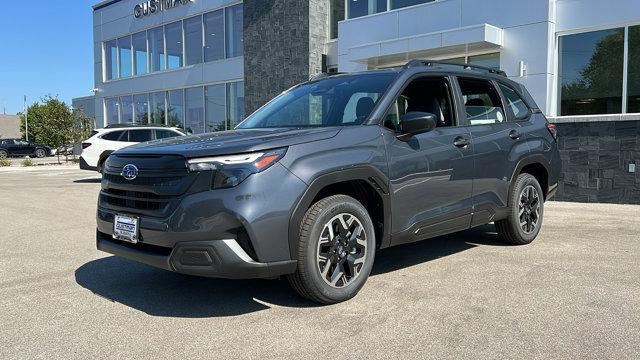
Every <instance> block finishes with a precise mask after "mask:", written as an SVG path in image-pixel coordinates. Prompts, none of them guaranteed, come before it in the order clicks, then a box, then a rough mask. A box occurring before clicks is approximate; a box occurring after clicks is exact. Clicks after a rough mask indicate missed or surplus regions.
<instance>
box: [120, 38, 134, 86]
mask: <svg viewBox="0 0 640 360" xmlns="http://www.w3.org/2000/svg"><path fill="white" fill-rule="evenodd" d="M118 51H119V52H120V66H119V68H120V77H121V78H124V77H129V76H131V71H132V67H131V66H132V63H131V61H132V58H131V36H125V37H122V38H120V39H118Z"/></svg>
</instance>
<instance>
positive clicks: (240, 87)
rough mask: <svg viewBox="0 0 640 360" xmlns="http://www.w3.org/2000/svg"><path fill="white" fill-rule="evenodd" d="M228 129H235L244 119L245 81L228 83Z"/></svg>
mask: <svg viewBox="0 0 640 360" xmlns="http://www.w3.org/2000/svg"><path fill="white" fill-rule="evenodd" d="M227 95H228V96H227V118H228V122H229V123H228V124H227V126H228V129H233V128H235V127H236V125H238V124H239V123H240V122H241V121H242V120H244V81H238V82H233V83H229V84H227Z"/></svg>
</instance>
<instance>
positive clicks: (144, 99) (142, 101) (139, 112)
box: [133, 94, 149, 124]
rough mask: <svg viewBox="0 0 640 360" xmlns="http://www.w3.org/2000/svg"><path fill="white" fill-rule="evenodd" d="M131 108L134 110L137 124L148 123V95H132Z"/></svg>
mask: <svg viewBox="0 0 640 360" xmlns="http://www.w3.org/2000/svg"><path fill="white" fill-rule="evenodd" d="M133 108H134V110H135V119H136V123H138V124H148V123H149V95H148V94H138V95H133Z"/></svg>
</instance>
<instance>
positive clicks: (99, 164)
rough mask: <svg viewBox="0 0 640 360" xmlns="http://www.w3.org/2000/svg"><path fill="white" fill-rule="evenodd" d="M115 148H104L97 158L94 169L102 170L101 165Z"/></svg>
mask: <svg viewBox="0 0 640 360" xmlns="http://www.w3.org/2000/svg"><path fill="white" fill-rule="evenodd" d="M114 151H115V150H105V151H103V152H102V154H100V157H99V158H98V164H97V166H96V169H97V170H98V171H100V170H102V166H103V165H104V162H105V161H107V158H108V157H109V155H111V154H113V153H114Z"/></svg>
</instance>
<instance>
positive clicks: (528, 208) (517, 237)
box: [496, 173, 544, 245]
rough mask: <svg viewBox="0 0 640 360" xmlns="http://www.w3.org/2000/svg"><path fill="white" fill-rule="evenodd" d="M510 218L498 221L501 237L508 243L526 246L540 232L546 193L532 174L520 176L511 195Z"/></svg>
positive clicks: (497, 226) (497, 227) (497, 225)
mask: <svg viewBox="0 0 640 360" xmlns="http://www.w3.org/2000/svg"><path fill="white" fill-rule="evenodd" d="M509 204H511V211H510V212H509V217H507V218H506V219H504V220H500V221H496V229H497V230H498V234H500V237H502V239H503V240H504V241H506V242H508V243H511V244H515V245H524V244H529V243H530V242H532V241H533V240H534V239H535V238H536V237H537V236H538V233H539V232H540V228H541V227H542V218H543V215H544V193H543V192H542V188H541V187H540V184H539V183H538V180H537V179H536V178H535V177H534V176H533V175H531V174H526V173H525V174H520V175H519V176H518V178H517V179H516V183H515V185H514V186H513V189H512V190H511V194H509Z"/></svg>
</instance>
